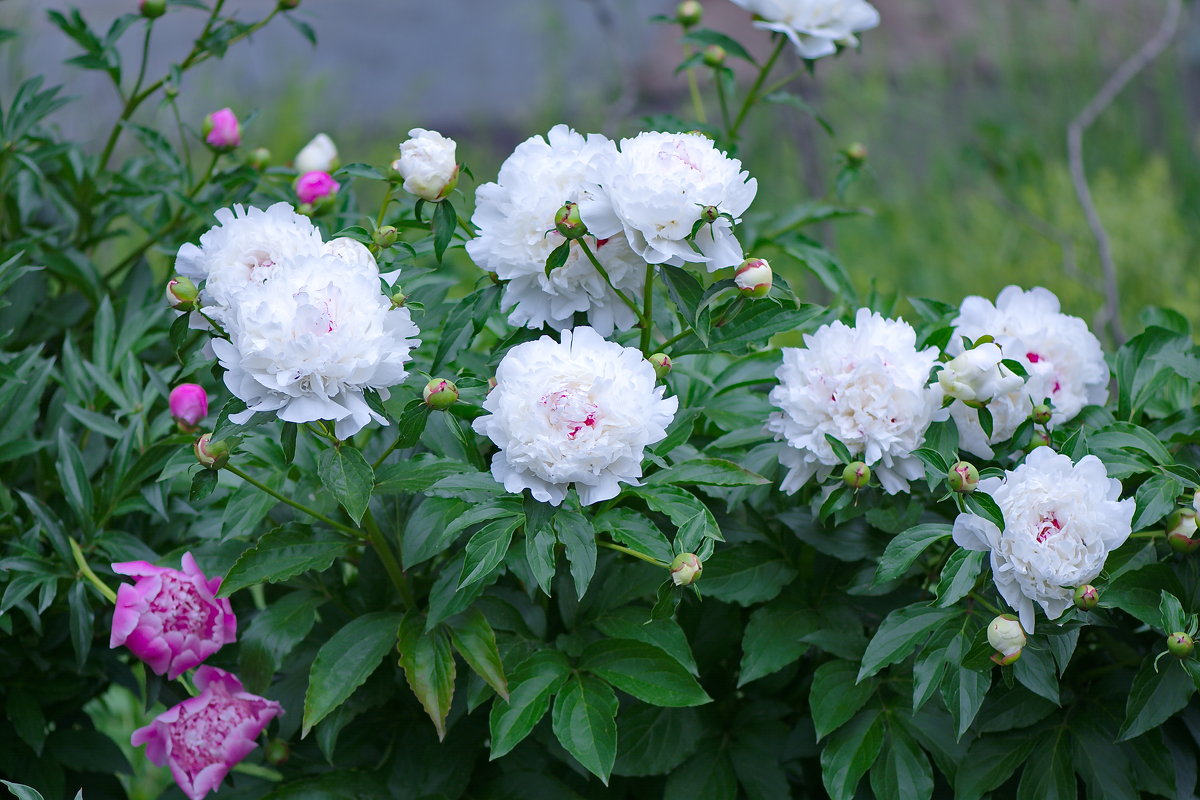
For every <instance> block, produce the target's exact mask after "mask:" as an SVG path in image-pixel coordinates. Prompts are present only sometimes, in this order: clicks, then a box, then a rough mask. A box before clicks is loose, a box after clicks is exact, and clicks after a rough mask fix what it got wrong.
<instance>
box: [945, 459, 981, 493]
mask: <svg viewBox="0 0 1200 800" xmlns="http://www.w3.org/2000/svg"><path fill="white" fill-rule="evenodd" d="M946 483H948V484H949V485H950V489H951V490H952V491H955V492H958V493H960V494H970V493H971V492H973V491H975V489H976V488H978V487H979V468H978V467H976V466H975V465H974V464H972V463H971V462H969V461H956V462H955V463H954V464H953V465H952V466H951V467H950V472H949V473H948V474H947V475H946Z"/></svg>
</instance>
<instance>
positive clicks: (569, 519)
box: [554, 510, 596, 600]
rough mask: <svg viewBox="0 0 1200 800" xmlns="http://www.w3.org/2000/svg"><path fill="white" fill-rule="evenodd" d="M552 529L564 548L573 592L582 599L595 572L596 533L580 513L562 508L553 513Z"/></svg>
mask: <svg viewBox="0 0 1200 800" xmlns="http://www.w3.org/2000/svg"><path fill="white" fill-rule="evenodd" d="M554 530H555V532H556V533H557V534H558V541H560V542H562V545H563V547H564V548H565V549H566V552H567V561H569V562H570V563H571V578H572V579H573V580H574V581H575V593H576V595H577V596H578V597H579V599H580V600H582V599H583V595H584V593H585V592H587V587H588V584H589V583H591V581H592V575H593V574H594V573H595V572H596V534H595V532H594V531H593V530H592V523H591V522H590V521H589V520H588V518H587V517H585V516H583V515H582V514H579V513H577V512H575V511H566V510H562V511H559V512H558V513H557V514H555V515H554Z"/></svg>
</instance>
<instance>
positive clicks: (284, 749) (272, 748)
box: [263, 739, 292, 767]
mask: <svg viewBox="0 0 1200 800" xmlns="http://www.w3.org/2000/svg"><path fill="white" fill-rule="evenodd" d="M291 754H292V750H291V748H290V747H288V743H287V740H286V739H268V740H267V744H266V746H265V747H264V748H263V759H264V760H266V762H267V763H268V764H270V765H271V766H273V767H278V766H279V765H281V764H286V763H287V760H288V758H289V757H290V756H291Z"/></svg>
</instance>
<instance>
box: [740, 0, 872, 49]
mask: <svg viewBox="0 0 1200 800" xmlns="http://www.w3.org/2000/svg"><path fill="white" fill-rule="evenodd" d="M733 2H734V3H736V4H738V5H739V6H741V7H742V8H744V9H746V10H747V11H749V12H750V13H752V14H754V15H755V16H757V17H760V19H758V20H756V21H755V23H754V27H756V28H762V29H763V30H768V31H776V32H778V33H782V34H783V35H785V36H787V37H788V39H790V40H791V42H792V44H793V45H795V46H796V52H798V53H799V54H800V57H801V58H821V57H822V56H828V55H832V54H834V53H836V52H837V46H838V45H839V44H840V45H843V46H849V47H853V46H855V45H857V44H858V39H857V37H855V35H854V34H856V33H860V32H862V31H865V30H870V29H871V28H874V27H875V26H877V25H878V24H879V12H878V11H876V10H875V7H874V6H873V5H871V4H870V3H868V2H866V0H733Z"/></svg>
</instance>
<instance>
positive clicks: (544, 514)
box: [525, 497, 558, 597]
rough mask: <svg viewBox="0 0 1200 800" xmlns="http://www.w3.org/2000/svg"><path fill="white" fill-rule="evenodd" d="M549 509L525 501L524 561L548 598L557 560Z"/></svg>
mask: <svg viewBox="0 0 1200 800" xmlns="http://www.w3.org/2000/svg"><path fill="white" fill-rule="evenodd" d="M551 518H552V514H551V509H550V508H549V507H548V506H546V504H545V503H539V502H538V501H536V500H534V499H533V498H532V497H527V498H526V499H525V560H526V561H527V562H528V563H529V569H530V570H531V571H532V572H533V577H534V580H536V581H537V583H538V587H539V588H540V589H541V590H542V592H543V593H544V594H545V595H546V596H547V597H549V596H550V582H551V581H552V580H554V571H555V564H556V562H557V560H558V550H557V546H558V538H557V537H556V536H555V535H554V527H553V525H552V524H551Z"/></svg>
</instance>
